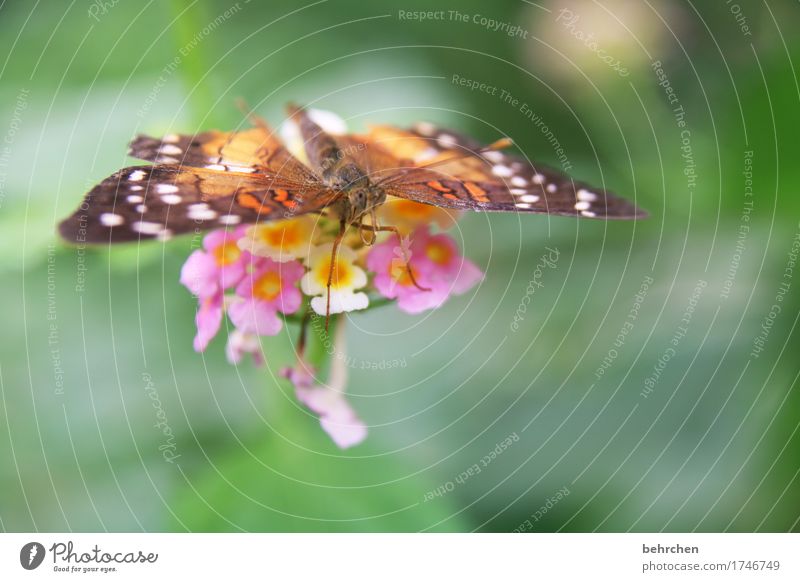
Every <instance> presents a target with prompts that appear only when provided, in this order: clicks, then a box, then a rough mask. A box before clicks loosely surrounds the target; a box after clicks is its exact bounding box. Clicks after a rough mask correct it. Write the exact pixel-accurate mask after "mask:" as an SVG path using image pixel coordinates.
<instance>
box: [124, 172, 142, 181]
mask: <svg viewBox="0 0 800 582" xmlns="http://www.w3.org/2000/svg"><path fill="white" fill-rule="evenodd" d="M144 176H145V172H144V170H134V171H133V172H131V173H130V174H128V180H130V181H131V182H138V181H139V180H141V179H142V178H144Z"/></svg>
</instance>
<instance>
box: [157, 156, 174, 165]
mask: <svg viewBox="0 0 800 582" xmlns="http://www.w3.org/2000/svg"><path fill="white" fill-rule="evenodd" d="M156 161H157V162H159V163H160V164H177V163H178V159H177V158H173V157H172V156H158V157H157V158H156Z"/></svg>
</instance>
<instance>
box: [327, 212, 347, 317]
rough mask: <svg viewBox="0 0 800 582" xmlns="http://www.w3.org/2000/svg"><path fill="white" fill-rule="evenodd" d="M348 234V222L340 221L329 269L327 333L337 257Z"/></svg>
mask: <svg viewBox="0 0 800 582" xmlns="http://www.w3.org/2000/svg"><path fill="white" fill-rule="evenodd" d="M346 232H347V222H345V221H344V220H341V221H339V234H337V235H336V238H335V239H333V248H332V249H331V266H330V267H329V268H328V285H327V289H328V302H327V306H326V307H325V331H328V323H330V320H331V285H333V271H334V269H335V268H336V255H338V254H339V245H341V244H342V239H343V238H344V235H345V233H346Z"/></svg>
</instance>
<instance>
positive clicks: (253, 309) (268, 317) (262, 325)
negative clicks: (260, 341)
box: [228, 299, 283, 335]
mask: <svg viewBox="0 0 800 582" xmlns="http://www.w3.org/2000/svg"><path fill="white" fill-rule="evenodd" d="M228 315H229V316H230V318H231V321H232V322H233V324H234V325H235V326H236V327H237V328H238V329H239V330H241V331H242V332H244V333H254V334H256V335H277V333H278V332H279V331H280V330H281V327H282V325H283V324H282V322H281V320H280V318H279V317H278V316H277V315H276V314H275V309H274V307H272V306H271V305H270V304H268V303H266V302H265V301H256V300H254V299H245V300H243V301H236V302H234V303H233V304H231V306H230V307H229V308H228Z"/></svg>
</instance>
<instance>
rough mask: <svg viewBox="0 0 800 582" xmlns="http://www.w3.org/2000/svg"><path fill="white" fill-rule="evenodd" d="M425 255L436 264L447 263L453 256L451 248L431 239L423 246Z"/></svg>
mask: <svg viewBox="0 0 800 582" xmlns="http://www.w3.org/2000/svg"><path fill="white" fill-rule="evenodd" d="M425 254H426V255H427V257H428V258H429V259H430V260H431V261H433V262H434V263H436V264H437V265H447V264H448V263H449V262H450V260H451V259H452V258H453V251H452V249H451V248H450V247H449V246H447V245H446V244H444V243H441V242H437V241H432V242H430V243H428V245H427V246H426V247H425Z"/></svg>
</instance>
